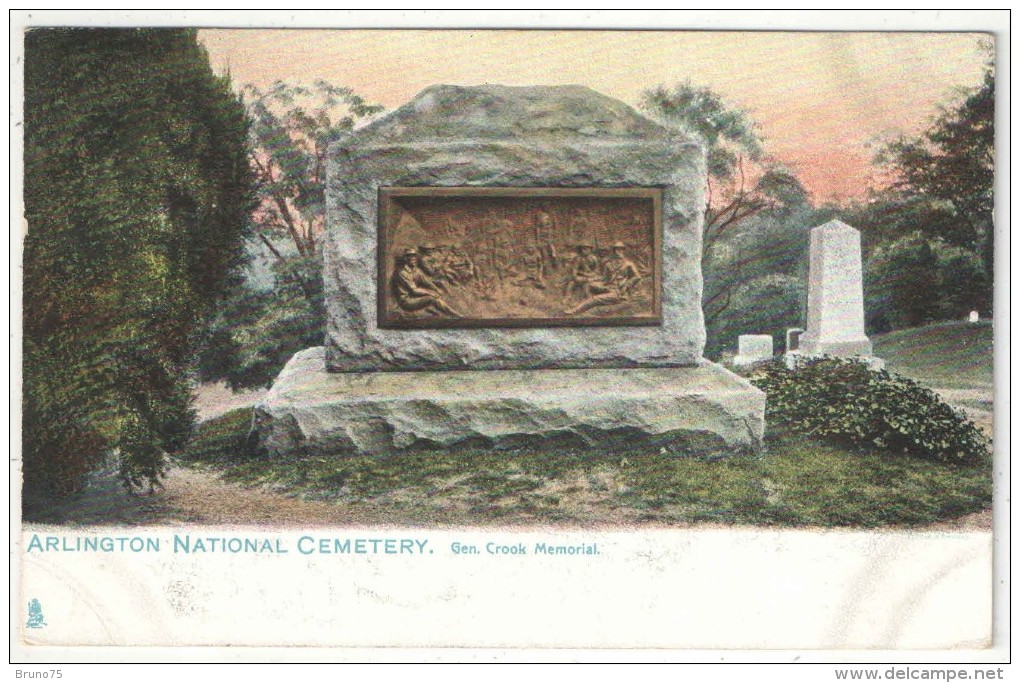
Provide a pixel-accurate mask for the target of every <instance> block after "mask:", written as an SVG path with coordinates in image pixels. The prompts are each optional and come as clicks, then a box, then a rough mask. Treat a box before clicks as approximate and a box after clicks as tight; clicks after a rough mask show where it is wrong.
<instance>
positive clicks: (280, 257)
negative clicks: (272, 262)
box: [259, 232, 286, 261]
mask: <svg viewBox="0 0 1020 683" xmlns="http://www.w3.org/2000/svg"><path fill="white" fill-rule="evenodd" d="M259 239H261V240H262V242H263V243H264V244H265V245H266V246H267V247H269V251H271V252H273V256H275V257H276V258H277V259H278V260H279V261H285V260H286V259H284V258H283V254H281V253H280V251H279V250H278V249H277V248H276V247H274V246H273V243H272V242H270V241H269V238H268V237H266V236H265V235H263V234H262V233H261V232H260V233H259Z"/></svg>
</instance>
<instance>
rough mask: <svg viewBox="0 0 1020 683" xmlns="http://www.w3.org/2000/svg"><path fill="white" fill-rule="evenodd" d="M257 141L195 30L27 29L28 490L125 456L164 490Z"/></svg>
mask: <svg viewBox="0 0 1020 683" xmlns="http://www.w3.org/2000/svg"><path fill="white" fill-rule="evenodd" d="M247 131H248V121H247V118H246V115H245V112H244V108H243V106H242V104H241V102H240V101H239V99H238V98H237V96H235V95H234V94H233V93H232V91H231V88H230V84H229V82H228V80H227V79H225V78H220V77H217V76H216V75H214V74H213V72H212V70H211V68H210V65H209V60H208V56H207V55H206V53H205V50H204V49H203V48H202V47H201V46H200V45H199V44H198V42H197V38H196V32H195V31H193V30H176V29H146V30H134V29H129V30H122V29H36V30H32V31H30V32H28V33H27V34H26V36H25V217H26V221H27V226H28V228H27V234H26V237H25V249H24V303H23V306H24V311H23V312H24V355H23V358H24V361H23V363H24V375H23V376H24V379H23V393H24V400H23V407H24V416H23V426H22V429H23V432H22V437H23V439H22V443H23V459H24V477H25V488H26V490H50V491H58V492H69V491H73V490H75V489H77V488H80V487H81V486H82V485H83V482H84V480H85V475H86V474H87V473H88V472H89V471H90V470H91V469H92V468H94V467H95V465H96V464H97V463H99V462H101V461H102V460H104V459H105V458H107V457H112V456H116V457H118V458H119V461H120V467H121V474H122V478H123V480H124V482H125V484H126V485H127V486H129V487H142V486H149V487H152V486H153V485H155V484H157V483H158V481H159V479H160V477H161V475H162V474H163V472H164V463H165V459H164V457H165V456H164V454H165V453H166V452H167V451H170V450H173V449H175V448H177V447H179V446H180V445H181V444H182V443H183V441H184V439H185V438H186V437H187V435H188V434H189V431H190V429H191V426H192V422H193V414H192V411H191V409H190V406H189V404H190V396H191V394H190V388H189V383H188V372H189V362H190V359H191V357H192V353H193V344H192V340H193V337H192V335H193V333H194V331H195V328H196V325H197V324H198V322H199V321H200V320H201V319H202V318H203V317H205V316H207V315H208V314H209V313H210V312H211V310H212V307H213V306H214V303H215V301H216V300H217V298H218V297H219V296H220V294H221V293H222V291H223V290H224V287H225V285H226V284H227V283H228V282H229V280H230V279H231V277H232V273H233V272H234V271H235V269H236V267H237V266H238V265H239V264H240V262H241V261H242V259H243V255H244V251H243V245H244V241H245V234H246V231H247V230H248V225H249V222H248V219H249V215H250V213H251V210H252V207H253V205H254V194H253V187H254V179H253V175H252V171H251V169H250V167H249V165H248V155H247V142H246V140H247Z"/></svg>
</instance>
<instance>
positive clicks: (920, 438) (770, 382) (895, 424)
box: [749, 357, 988, 463]
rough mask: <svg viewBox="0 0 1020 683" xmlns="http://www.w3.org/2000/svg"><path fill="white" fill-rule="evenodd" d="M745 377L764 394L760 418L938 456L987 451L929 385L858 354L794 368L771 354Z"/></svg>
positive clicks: (971, 456) (952, 458)
mask: <svg viewBox="0 0 1020 683" xmlns="http://www.w3.org/2000/svg"><path fill="white" fill-rule="evenodd" d="M749 379H750V380H751V382H752V383H753V384H754V385H755V386H756V387H758V388H759V389H761V390H762V391H764V392H765V394H766V397H767V405H766V410H765V419H766V421H767V422H768V423H769V424H771V425H778V426H781V427H785V428H787V429H789V430H790V431H792V432H798V433H802V434H805V435H809V436H815V437H822V438H829V439H833V440H836V441H843V442H849V443H852V444H857V445H873V446H877V447H879V448H882V449H886V450H890V451H894V452H901V453H908V454H910V455H912V456H915V457H918V458H924V459H927V460H935V461H939V462H958V463H971V462H975V461H977V460H979V459H980V458H981V457H982V456H984V455H986V454H987V453H988V441H987V439H986V438H985V437H984V435H983V434H982V433H981V431H980V430H979V429H978V428H977V426H976V425H975V424H974V423H973V422H971V421H970V420H968V419H967V418H966V416H964V415H963V413H961V412H960V411H958V410H956V409H954V408H953V407H951V406H950V405H948V404H947V403H945V402H944V401H943V400H942V399H941V398H939V396H938V395H937V394H936V393H935V392H933V391H931V390H930V389H927V388H925V387H923V386H921V385H920V384H918V383H917V382H914V381H913V380H909V379H906V378H904V377H900V376H898V375H891V374H890V373H888V372H886V371H884V370H880V371H876V370H872V369H871V368H870V367H868V366H867V365H866V364H865V363H862V362H859V361H856V360H847V359H842V358H830V357H823V358H816V359H806V360H804V361H802V362H801V363H800V364H799V365H798V367H797V368H796V369H794V370H789V369H787V368H786V367H785V365H783V364H782V363H777V362H774V363H770V364H769V365H766V366H764V367H761V368H759V369H757V370H756V371H755V372H754V373H752V375H751V377H750V378H749Z"/></svg>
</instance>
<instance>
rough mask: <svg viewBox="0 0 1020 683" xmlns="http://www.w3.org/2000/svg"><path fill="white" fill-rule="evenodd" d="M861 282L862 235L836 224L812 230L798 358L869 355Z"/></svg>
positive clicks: (843, 224) (839, 222)
mask: <svg viewBox="0 0 1020 683" xmlns="http://www.w3.org/2000/svg"><path fill="white" fill-rule="evenodd" d="M862 279H863V278H862V277H861V233H860V232H858V231H857V230H856V229H854V228H852V227H851V226H849V225H847V224H846V223H843V222H842V221H838V220H832V221H829V222H828V223H826V224H825V225H820V226H818V227H817V228H814V229H813V230H812V231H811V257H810V263H809V274H808V317H807V331H806V332H804V334H803V335H801V337H800V349H799V350H800V351H801V353H804V354H807V355H820V354H829V355H833V356H870V355H871V340H870V339H868V337H867V335H865V334H864V288H863V285H862Z"/></svg>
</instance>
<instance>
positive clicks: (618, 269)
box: [565, 242, 642, 315]
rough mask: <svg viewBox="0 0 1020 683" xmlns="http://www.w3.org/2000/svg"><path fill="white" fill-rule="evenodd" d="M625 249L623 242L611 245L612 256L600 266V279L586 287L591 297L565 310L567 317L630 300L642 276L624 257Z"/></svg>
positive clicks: (631, 262)
mask: <svg viewBox="0 0 1020 683" xmlns="http://www.w3.org/2000/svg"><path fill="white" fill-rule="evenodd" d="M625 248H626V247H625V246H624V244H623V242H617V243H616V244H614V245H613V247H612V255H611V256H610V257H609V258H608V259H606V261H605V263H603V264H602V273H601V277H599V279H598V280H595V281H593V282H591V283H590V284H589V285H588V289H589V291H590V293H591V296H589V297H588V298H587V299H585V300H584V301H582V302H581V303H579V304H578V305H576V306H574V307H573V308H570V309H567V310H566V311H565V313H566V314H567V315H576V314H578V313H583V312H585V311H587V310H590V309H592V308H595V307H596V306H608V305H610V304H615V303H619V302H621V301H626V300H627V299H629V298H630V295H631V294H632V293H633V291H634V288H635V287H637V285H638V283H640V282H641V279H642V276H641V271H640V270H638V267H637V266H636V265H634V262H633V261H631V260H630V259H629V258H627V257H626V256H624V254H623V250H624V249H625Z"/></svg>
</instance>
